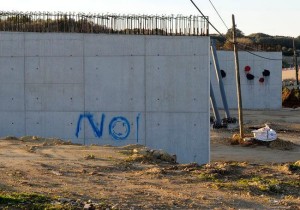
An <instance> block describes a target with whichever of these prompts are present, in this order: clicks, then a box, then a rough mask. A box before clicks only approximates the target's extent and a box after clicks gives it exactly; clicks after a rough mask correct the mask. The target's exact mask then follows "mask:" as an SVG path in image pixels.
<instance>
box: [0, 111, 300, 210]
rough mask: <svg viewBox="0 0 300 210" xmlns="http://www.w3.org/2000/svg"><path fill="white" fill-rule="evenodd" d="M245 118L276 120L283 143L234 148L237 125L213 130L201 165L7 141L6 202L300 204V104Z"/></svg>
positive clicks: (2, 143) (2, 144)
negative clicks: (208, 153) (208, 157)
mask: <svg viewBox="0 0 300 210" xmlns="http://www.w3.org/2000/svg"><path fill="white" fill-rule="evenodd" d="M232 116H234V117H236V116H237V114H236V111H232ZM244 123H245V130H246V132H247V133H250V131H251V130H254V129H256V128H259V127H261V126H263V125H264V124H265V123H268V124H269V125H270V127H271V128H273V129H274V130H275V131H276V132H277V134H278V137H279V139H280V140H281V144H278V145H275V146H272V147H271V146H270V145H269V146H266V145H255V144H254V145H250V146H241V145H231V144H230V143H229V139H230V138H231V136H232V135H233V134H234V133H237V132H238V130H237V128H232V129H220V130H211V163H210V164H206V165H201V166H200V165H197V164H194V163H191V164H185V165H183V164H176V163H172V162H167V161H164V159H162V158H157V157H155V158H154V157H151V156H149V155H145V153H144V151H145V149H143V148H142V147H141V146H137V145H131V146H126V147H120V148H117V147H110V146H102V147H100V146H82V145H73V144H69V143H66V142H63V141H60V140H56V139H43V138H38V137H24V138H20V139H19V138H12V137H10V138H6V139H3V140H0V148H1V149H0V172H1V173H0V180H1V183H0V207H1V208H6V209H46V208H48V209H51V208H52V209H83V208H84V207H85V208H86V209H299V206H300V163H299V162H296V161H299V160H300V109H299V108H297V109H282V110H280V111H244ZM282 142H284V143H283V144H282ZM133 149H136V150H134V151H133ZM146 151H148V150H146ZM22 196H23V197H22ZM38 196H44V197H42V198H43V199H37V197H38ZM21 198H22V199H21Z"/></svg>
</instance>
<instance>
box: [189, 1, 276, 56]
mask: <svg viewBox="0 0 300 210" xmlns="http://www.w3.org/2000/svg"><path fill="white" fill-rule="evenodd" d="M190 1H191V2H192V4H193V5H194V6H195V8H196V9H197V10H198V12H200V14H201V15H202V16H203V18H204V19H205V20H206V21H207V22H208V24H209V25H210V26H211V27H213V29H215V31H216V32H217V33H218V34H219V35H220V36H221V37H223V38H225V39H226V37H225V36H224V35H223V34H222V33H221V32H220V31H219V30H218V29H217V28H216V27H215V26H214V25H213V24H212V23H211V22H210V21H209V20H208V18H207V17H206V16H205V15H204V14H203V12H202V11H201V10H200V9H199V7H198V6H197V5H196V4H195V2H194V1H193V0H190ZM229 42H230V43H232V44H234V43H233V42H232V41H230V40H229ZM237 45H240V46H247V45H243V44H240V43H237ZM252 49H254V48H252ZM244 51H245V52H248V53H249V54H251V55H254V56H257V57H259V58H263V59H266V60H278V61H279V60H280V61H281V60H282V59H277V58H268V57H264V56H261V55H257V54H255V53H253V52H251V51H249V50H244Z"/></svg>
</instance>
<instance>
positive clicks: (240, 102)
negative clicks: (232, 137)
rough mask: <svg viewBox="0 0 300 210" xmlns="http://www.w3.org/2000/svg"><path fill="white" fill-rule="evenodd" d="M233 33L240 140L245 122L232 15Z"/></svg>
mask: <svg viewBox="0 0 300 210" xmlns="http://www.w3.org/2000/svg"><path fill="white" fill-rule="evenodd" d="M232 29H233V30H232V31H233V49H234V58H235V76H236V88H237V99H238V112H239V125H240V138H241V139H243V138H244V125H243V124H244V122H243V104H242V94H241V79H240V66H239V55H238V48H237V43H236V28H235V19H234V15H232Z"/></svg>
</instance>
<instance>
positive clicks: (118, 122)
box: [75, 113, 140, 142]
mask: <svg viewBox="0 0 300 210" xmlns="http://www.w3.org/2000/svg"><path fill="white" fill-rule="evenodd" d="M85 118H86V119H87V120H88V122H89V124H90V126H91V128H92V130H93V132H94V135H95V137H97V138H101V137H102V136H103V129H104V124H105V118H106V116H105V114H102V115H101V121H100V125H99V124H97V123H96V122H95V121H94V115H93V114H91V113H84V114H81V115H79V118H78V121H77V127H76V133H75V135H76V137H77V138H78V137H79V133H80V130H81V124H82V121H83V120H84V119H85ZM139 120H140V113H139V114H138V115H137V117H136V141H137V142H138V141H139V123H140V122H139ZM130 131H131V127H130V123H129V121H128V119H126V118H125V117H122V116H117V117H113V118H112V119H111V121H110V123H109V126H108V133H109V135H110V136H111V138H112V139H114V140H126V139H127V138H128V136H129V135H130Z"/></svg>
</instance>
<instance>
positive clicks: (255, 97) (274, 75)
mask: <svg viewBox="0 0 300 210" xmlns="http://www.w3.org/2000/svg"><path fill="white" fill-rule="evenodd" d="M255 53H256V54H258V55H260V56H263V57H267V58H272V59H280V60H267V59H263V58H260V57H257V56H254V55H252V54H250V53H248V52H243V51H240V52H239V63H240V65H239V67H240V78H241V91H242V101H243V108H245V109H260V110H268V109H269V110H276V109H281V107H282V106H281V103H282V102H281V98H282V97H281V89H282V81H281V80H282V79H281V78H282V72H281V71H282V61H281V59H282V55H281V52H255ZM217 55H218V59H219V64H220V68H221V69H223V70H224V71H225V72H226V77H225V78H223V82H224V87H225V92H226V96H227V101H228V106H229V108H231V109H236V108H237V95H236V92H237V90H236V79H235V64H234V55H233V52H232V51H217ZM246 66H250V67H251V70H250V71H249V73H251V74H252V75H254V76H255V78H254V79H253V80H248V79H247V78H246V72H245V67H246ZM264 69H267V70H269V71H270V76H268V77H263V75H262V72H263V71H264ZM261 77H263V78H264V80H265V81H264V82H263V83H261V82H259V79H260V78H261ZM211 80H212V84H213V89H214V93H215V96H216V100H217V103H218V107H219V108H223V103H222V100H221V94H220V90H219V87H218V85H217V79H216V73H215V68H214V65H213V61H211Z"/></svg>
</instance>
